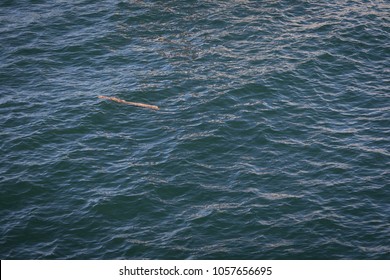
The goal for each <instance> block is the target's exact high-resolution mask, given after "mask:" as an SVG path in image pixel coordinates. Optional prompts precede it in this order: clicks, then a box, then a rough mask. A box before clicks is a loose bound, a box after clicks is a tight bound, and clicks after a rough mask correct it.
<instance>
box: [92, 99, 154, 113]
mask: <svg viewBox="0 0 390 280" xmlns="http://www.w3.org/2000/svg"><path fill="white" fill-rule="evenodd" d="M98 98H101V99H108V100H111V101H115V102H118V103H123V104H127V105H132V106H138V107H144V108H149V109H153V110H159V109H160V108H159V107H158V106H155V105H149V104H144V103H138V102H129V101H126V100H123V99H119V98H116V97H109V96H104V95H99V96H98Z"/></svg>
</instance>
